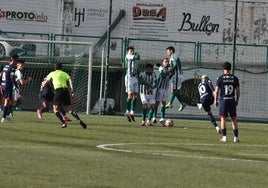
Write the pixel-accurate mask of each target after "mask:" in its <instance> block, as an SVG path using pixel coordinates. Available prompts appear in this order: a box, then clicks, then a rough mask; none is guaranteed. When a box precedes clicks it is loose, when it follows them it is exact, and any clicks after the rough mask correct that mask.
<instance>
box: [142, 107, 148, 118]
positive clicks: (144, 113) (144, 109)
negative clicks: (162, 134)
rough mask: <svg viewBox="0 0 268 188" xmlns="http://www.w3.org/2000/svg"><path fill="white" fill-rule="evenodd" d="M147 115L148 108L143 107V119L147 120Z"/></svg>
mask: <svg viewBox="0 0 268 188" xmlns="http://www.w3.org/2000/svg"><path fill="white" fill-rule="evenodd" d="M146 115H147V109H146V108H143V109H142V121H145V120H146Z"/></svg>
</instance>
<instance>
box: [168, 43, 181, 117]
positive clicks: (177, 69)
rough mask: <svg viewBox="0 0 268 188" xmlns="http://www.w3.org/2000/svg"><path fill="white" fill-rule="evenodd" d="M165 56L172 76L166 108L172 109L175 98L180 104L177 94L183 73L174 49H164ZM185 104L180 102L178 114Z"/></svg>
mask: <svg viewBox="0 0 268 188" xmlns="http://www.w3.org/2000/svg"><path fill="white" fill-rule="evenodd" d="M166 51H167V55H168V56H169V57H170V59H169V70H170V71H171V72H173V76H172V78H171V89H172V90H171V93H170V97H169V102H168V104H167V105H166V108H172V103H173V101H174V99H175V97H177V99H178V101H179V102H180V101H181V99H182V96H181V95H180V93H179V90H180V88H181V82H182V80H183V72H182V67H181V61H180V58H179V57H178V55H177V54H175V48H174V47H173V46H169V47H167V48H166ZM185 106H186V105H185V103H182V102H180V107H179V110H178V111H179V112H180V111H182V110H183V109H184V107H185Z"/></svg>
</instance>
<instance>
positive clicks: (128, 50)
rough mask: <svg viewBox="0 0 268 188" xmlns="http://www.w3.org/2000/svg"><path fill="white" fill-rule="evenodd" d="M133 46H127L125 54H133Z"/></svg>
mask: <svg viewBox="0 0 268 188" xmlns="http://www.w3.org/2000/svg"><path fill="white" fill-rule="evenodd" d="M134 51H135V48H134V47H133V46H129V47H128V48H127V54H129V55H134Z"/></svg>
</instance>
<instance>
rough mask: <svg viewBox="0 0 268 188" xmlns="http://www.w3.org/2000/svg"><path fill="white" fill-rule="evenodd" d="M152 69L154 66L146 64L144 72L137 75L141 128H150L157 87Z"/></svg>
mask: <svg viewBox="0 0 268 188" xmlns="http://www.w3.org/2000/svg"><path fill="white" fill-rule="evenodd" d="M153 68H154V66H153V65H152V64H150V63H148V64H146V70H145V71H143V72H141V73H140V75H139V83H140V97H141V102H142V109H143V110H142V123H141V126H145V125H147V126H152V122H151V119H152V116H153V110H154V108H155V93H156V87H157V77H156V74H155V73H154V72H153V70H154V69H153ZM149 109H150V110H149ZM147 113H148V116H147ZM146 117H148V120H147V122H145V120H146Z"/></svg>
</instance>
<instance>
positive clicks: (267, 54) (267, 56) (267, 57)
mask: <svg viewBox="0 0 268 188" xmlns="http://www.w3.org/2000/svg"><path fill="white" fill-rule="evenodd" d="M266 69H268V46H266Z"/></svg>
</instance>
